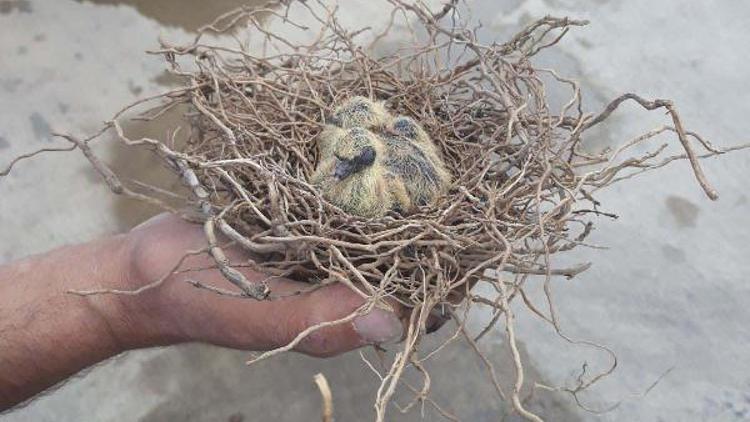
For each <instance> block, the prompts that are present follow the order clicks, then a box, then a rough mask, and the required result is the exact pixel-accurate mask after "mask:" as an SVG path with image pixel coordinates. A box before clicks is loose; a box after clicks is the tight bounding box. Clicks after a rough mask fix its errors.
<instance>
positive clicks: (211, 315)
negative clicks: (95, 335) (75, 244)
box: [118, 214, 403, 356]
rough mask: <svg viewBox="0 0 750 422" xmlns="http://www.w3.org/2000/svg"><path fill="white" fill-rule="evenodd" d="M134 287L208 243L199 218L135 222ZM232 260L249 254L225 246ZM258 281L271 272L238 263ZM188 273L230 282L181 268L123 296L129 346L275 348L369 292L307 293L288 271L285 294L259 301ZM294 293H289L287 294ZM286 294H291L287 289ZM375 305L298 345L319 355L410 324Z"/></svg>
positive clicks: (275, 284) (130, 240)
mask: <svg viewBox="0 0 750 422" xmlns="http://www.w3.org/2000/svg"><path fill="white" fill-rule="evenodd" d="M125 241H126V244H127V250H128V251H129V252H128V254H127V258H126V259H127V260H128V261H129V264H128V265H127V266H126V267H127V268H129V271H128V273H129V274H128V276H127V277H126V279H127V281H126V284H127V288H128V289H129V290H133V289H137V288H139V287H142V286H144V285H146V284H148V283H150V282H152V281H155V280H159V279H160V278H162V277H164V275H165V274H169V273H170V272H172V270H173V269H174V267H175V265H176V264H177V263H178V261H179V260H180V259H181V258H182V257H183V256H184V255H185V253H186V252H187V251H195V250H200V249H203V248H205V247H206V246H207V243H206V239H205V236H204V234H203V230H202V228H201V227H200V226H199V225H195V224H190V223H187V222H185V221H183V220H182V219H180V218H178V217H176V216H173V215H169V214H162V215H159V216H157V217H154V218H152V219H151V220H149V221H147V222H146V223H144V224H141V225H140V226H138V227H136V228H135V229H133V230H132V231H131V232H130V233H128V234H127V235H126V240H125ZM226 253H227V255H228V256H229V258H230V259H231V260H232V262H233V263H239V262H242V257H243V252H242V251H240V250H238V249H236V248H234V249H232V248H230V249H229V250H227V251H226ZM212 266H215V263H214V262H213V260H212V258H210V257H209V256H207V254H200V255H196V256H190V257H188V258H186V259H185V260H184V261H183V264H182V265H181V267H180V268H182V269H186V268H208V267H212ZM237 269H238V270H241V271H242V272H243V273H244V275H245V276H246V277H247V278H248V280H249V281H251V282H259V281H261V280H264V279H266V278H267V276H266V275H264V274H260V273H257V272H254V271H252V270H248V269H242V268H237ZM188 280H196V281H200V282H201V283H203V284H207V285H214V286H221V287H223V288H226V289H230V288H231V285H230V284H228V282H227V281H226V280H224V278H223V277H222V275H221V274H220V273H219V271H218V270H216V269H209V270H206V269H203V270H198V271H190V272H179V273H177V274H174V275H172V276H170V277H168V278H167V279H166V280H165V281H164V282H163V283H162V284H161V285H160V286H159V287H156V288H153V289H149V290H146V291H144V292H142V293H139V294H138V295H133V296H120V297H119V299H118V302H119V308H120V313H121V314H122V315H123V319H127V320H128V323H127V324H125V326H126V327H128V328H127V330H125V333H123V334H120V337H121V338H120V339H119V341H120V342H121V343H122V344H123V345H124V347H125V348H138V347H147V346H152V345H159V344H172V343H178V342H187V341H199V342H206V343H211V344H216V345H219V346H225V347H232V348H237V349H244V350H270V349H273V348H276V347H280V346H284V345H286V344H288V343H289V342H290V341H292V340H293V339H294V338H295V337H296V336H297V335H298V334H299V333H300V332H301V331H303V330H304V329H306V328H308V327H310V326H313V325H315V324H318V323H321V322H327V321H334V320H337V319H340V318H343V317H346V316H347V315H349V314H351V313H352V312H353V311H354V310H356V309H357V308H358V307H359V306H361V305H362V304H363V303H364V299H363V298H362V297H361V296H359V295H357V294H356V293H355V292H353V291H352V290H351V289H350V288H348V287H346V286H344V285H342V284H334V285H330V286H325V287H321V288H319V289H315V290H312V291H310V292H307V293H302V294H299V295H294V293H296V292H300V291H305V290H310V287H311V285H310V284H307V283H302V282H298V281H292V280H288V279H278V278H274V279H271V280H270V281H269V282H268V284H269V287H270V288H271V291H272V294H273V295H274V296H277V297H278V296H282V297H283V298H280V299H275V300H271V301H257V300H254V299H248V298H236V297H230V296H220V295H218V294H216V293H214V292H211V291H208V290H204V289H197V288H194V287H192V286H191V285H190V284H188V283H187V281H188ZM286 295H289V296H286ZM284 296H286V297H284ZM392 308H393V310H394V312H390V311H387V310H384V309H380V308H375V309H374V310H373V311H371V312H370V313H369V314H366V315H363V316H359V317H357V318H355V319H354V320H353V321H351V322H345V323H341V324H337V325H334V326H331V327H326V328H322V329H319V330H316V331H314V332H312V333H311V334H310V335H309V336H308V337H306V338H305V339H304V340H303V341H302V342H300V343H299V344H298V345H297V347H295V350H297V351H299V352H303V353H306V354H309V355H313V356H332V355H336V354H339V353H343V352H346V351H349V350H352V349H355V348H358V347H361V346H365V345H368V344H388V343H395V342H397V341H399V340H400V339H401V337H402V334H403V325H402V322H401V320H400V319H399V317H398V316H397V314H398V313H402V312H403V309H401V308H400V307H399V306H398V305H396V304H393V305H392Z"/></svg>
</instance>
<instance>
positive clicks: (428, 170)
mask: <svg viewBox="0 0 750 422" xmlns="http://www.w3.org/2000/svg"><path fill="white" fill-rule="evenodd" d="M386 130H387V133H386V135H384V139H385V142H386V146H387V148H388V159H387V160H386V166H387V167H388V168H389V169H390V170H391V171H392V172H394V173H395V174H396V175H398V176H400V177H401V178H402V179H403V181H404V185H405V186H406V189H407V191H408V192H409V196H410V197H411V198H412V201H413V202H414V204H415V205H426V204H427V203H429V202H430V201H431V200H432V199H434V198H435V197H436V196H438V195H440V194H441V193H443V192H444V191H445V190H446V189H447V188H448V185H449V184H450V173H449V172H448V170H447V169H446V168H445V164H444V163H443V160H442V158H441V156H440V153H439V152H438V150H437V148H436V147H435V145H434V144H433V143H432V141H431V140H430V137H429V136H428V135H427V132H425V131H424V129H422V127H421V126H419V125H418V124H417V123H416V122H415V121H414V120H413V119H411V118H409V117H406V116H398V117H396V118H395V119H393V120H392V121H391V122H390V124H389V125H388V127H387V129H386Z"/></svg>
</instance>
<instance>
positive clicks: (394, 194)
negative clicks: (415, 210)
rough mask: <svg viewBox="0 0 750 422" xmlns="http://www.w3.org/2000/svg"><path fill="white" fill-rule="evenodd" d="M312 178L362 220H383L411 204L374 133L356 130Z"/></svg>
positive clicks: (340, 141) (348, 133) (331, 198)
mask: <svg viewBox="0 0 750 422" xmlns="http://www.w3.org/2000/svg"><path fill="white" fill-rule="evenodd" d="M331 152H332V154H331V156H329V157H323V159H322V160H321V162H320V163H319V164H318V168H317V169H316V170H315V173H314V174H313V176H312V179H311V182H312V183H313V184H314V185H317V186H318V187H319V188H320V189H321V191H322V194H323V196H324V197H326V198H327V199H328V200H329V201H331V202H333V203H334V204H336V205H337V206H339V207H340V208H342V209H343V210H345V211H347V212H349V213H351V214H355V215H359V216H362V217H380V216H383V215H385V214H386V213H387V212H388V211H390V210H407V209H409V208H411V201H410V200H409V196H408V194H407V191H406V188H405V187H404V184H403V181H401V180H400V179H399V178H398V177H395V176H394V175H393V174H392V173H390V172H389V171H388V170H387V168H386V166H384V164H383V162H384V159H386V148H385V145H384V144H383V142H382V141H381V140H380V139H379V138H378V137H377V136H376V135H375V134H374V133H372V132H371V131H369V130H367V129H364V128H362V127H353V128H351V129H349V130H347V131H346V133H345V135H344V136H342V137H340V138H338V140H337V141H336V143H335V144H333V145H332V146H331Z"/></svg>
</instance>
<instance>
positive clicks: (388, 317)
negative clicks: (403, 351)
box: [354, 308, 404, 344]
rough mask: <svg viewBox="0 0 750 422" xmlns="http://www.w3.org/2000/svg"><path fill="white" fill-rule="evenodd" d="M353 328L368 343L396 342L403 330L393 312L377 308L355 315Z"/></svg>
mask: <svg viewBox="0 0 750 422" xmlns="http://www.w3.org/2000/svg"><path fill="white" fill-rule="evenodd" d="M354 330H355V331H356V332H357V334H359V336H360V337H361V338H362V341H364V342H365V343H368V344H388V343H396V342H398V341H399V340H401V336H402V335H403V332H404V328H403V326H402V325H401V321H400V320H399V319H398V317H397V316H396V315H395V314H394V313H392V312H388V311H386V310H383V309H377V308H376V309H373V310H372V311H371V312H370V313H369V314H365V315H362V316H359V317H357V318H356V319H355V320H354Z"/></svg>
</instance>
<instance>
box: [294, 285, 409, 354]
mask: <svg viewBox="0 0 750 422" xmlns="http://www.w3.org/2000/svg"><path fill="white" fill-rule="evenodd" d="M363 304H364V299H363V298H362V297H361V296H359V295H358V294H357V293H355V292H354V291H352V290H351V289H350V288H349V287H347V286H345V285H343V284H334V285H331V286H326V287H324V288H321V289H318V290H316V291H313V292H311V293H308V294H306V295H303V296H301V297H300V302H299V303H298V306H295V309H294V312H293V314H292V315H290V318H289V319H288V324H287V325H286V326H287V331H288V332H287V337H288V338H287V340H288V341H292V340H293V339H294V338H295V337H296V336H297V335H299V333H301V332H303V331H304V330H306V329H308V328H310V327H313V326H315V325H318V324H321V323H326V322H332V321H336V320H340V319H342V318H346V317H347V316H349V315H351V314H352V313H353V312H356V311H357V309H359V308H360V307H361V306H362V305H363ZM403 331H404V328H403V325H402V323H401V320H400V319H399V317H398V316H397V315H396V313H394V312H391V311H388V310H385V309H382V308H379V307H374V308H373V309H372V310H371V311H369V312H368V313H366V314H363V315H360V316H357V317H355V318H354V319H353V320H351V321H346V322H342V323H339V324H334V325H330V326H326V327H323V328H319V329H316V330H314V331H312V332H310V333H309V334H308V335H307V336H306V337H305V338H304V339H303V340H302V341H301V342H300V343H299V344H298V345H297V347H295V350H297V351H299V352H302V353H305V354H309V355H312V356H320V357H326V356H333V355H337V354H340V353H343V352H347V351H350V350H353V349H356V348H358V347H362V346H365V345H368V344H392V343H396V342H398V341H399V340H401V337H402V336H403Z"/></svg>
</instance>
